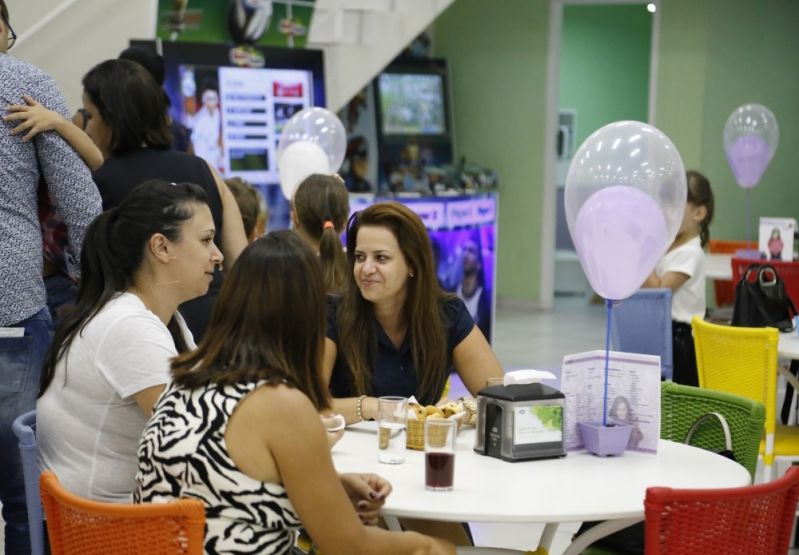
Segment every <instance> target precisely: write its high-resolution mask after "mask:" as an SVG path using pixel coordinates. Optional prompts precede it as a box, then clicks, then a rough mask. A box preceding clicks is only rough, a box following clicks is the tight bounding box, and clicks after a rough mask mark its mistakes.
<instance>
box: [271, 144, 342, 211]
mask: <svg viewBox="0 0 799 555" xmlns="http://www.w3.org/2000/svg"><path fill="white" fill-rule="evenodd" d="M277 170H278V173H279V174H280V188H281V189H282V190H283V196H284V197H286V198H287V199H289V200H291V197H292V195H293V194H294V190H295V189H296V188H297V185H299V184H300V182H301V181H302V180H303V179H305V178H306V177H308V176H309V175H311V174H313V173H325V174H327V173H331V171H330V160H329V158H328V156H327V154H325V151H324V150H323V149H322V147H320V146H319V145H318V144H316V143H312V142H309V141H299V142H295V143H291V144H290V145H288V146H287V147H286V148H285V149H284V150H283V152H282V153H279V154H278V159H277Z"/></svg>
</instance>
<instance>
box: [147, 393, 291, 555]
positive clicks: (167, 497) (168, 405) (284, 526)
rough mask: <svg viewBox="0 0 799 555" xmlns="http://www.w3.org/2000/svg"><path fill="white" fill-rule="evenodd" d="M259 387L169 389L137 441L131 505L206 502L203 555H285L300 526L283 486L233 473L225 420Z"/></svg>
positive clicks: (237, 472) (226, 421)
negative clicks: (133, 502)
mask: <svg viewBox="0 0 799 555" xmlns="http://www.w3.org/2000/svg"><path fill="white" fill-rule="evenodd" d="M259 385H261V383H251V384H240V385H236V386H216V385H209V386H206V387H204V388H202V389H197V390H193V391H192V390H187V389H184V388H179V387H176V386H175V385H170V386H168V388H167V390H166V391H165V392H164V394H163V395H162V396H161V398H160V399H159V400H158V403H157V404H156V407H155V410H154V412H153V416H152V418H151V419H150V421H149V423H148V424H147V427H146V428H145V430H144V434H143V435H142V439H141V442H140V443H139V471H138V473H137V475H136V491H135V492H134V501H135V502H136V503H158V502H165V501H172V500H174V499H177V498H180V497H187V498H194V499H200V500H202V501H203V503H205V517H206V530H205V552H206V553H209V554H216V553H230V554H234V553H259V554H261V553H263V554H286V553H290V552H291V548H292V545H293V543H294V536H295V530H296V529H297V528H298V527H299V526H300V520H299V517H298V516H297V514H296V512H295V511H294V508H293V507H292V505H291V501H289V499H288V496H287V494H286V490H285V488H284V487H283V486H282V485H280V484H275V483H267V482H259V481H258V480H254V479H253V478H250V477H249V476H247V475H246V474H244V473H242V472H241V471H239V470H238V469H237V468H236V465H235V464H234V463H233V461H232V460H231V458H230V456H229V455H228V452H227V449H226V447H225V442H224V437H225V429H226V427H227V423H228V420H229V418H230V415H231V414H233V410H234V409H235V408H236V405H237V404H238V403H239V401H241V399H242V398H243V397H244V396H245V395H247V394H248V393H250V392H251V391H253V390H254V389H255V388H256V387H258V386H259Z"/></svg>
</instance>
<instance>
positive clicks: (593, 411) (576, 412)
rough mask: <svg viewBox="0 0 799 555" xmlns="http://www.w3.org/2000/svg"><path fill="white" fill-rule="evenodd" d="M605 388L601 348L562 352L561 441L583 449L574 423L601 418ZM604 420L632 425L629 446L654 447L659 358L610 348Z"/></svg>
mask: <svg viewBox="0 0 799 555" xmlns="http://www.w3.org/2000/svg"><path fill="white" fill-rule="evenodd" d="M604 387H605V351H604V349H600V350H596V351H588V352H586V353H578V354H574V355H566V356H565V357H563V370H562V373H561V383H560V390H561V391H562V392H563V394H564V395H565V396H566V400H565V405H564V415H563V441H564V444H565V447H566V450H577V449H582V447H583V442H582V440H581V439H580V434H579V432H578V430H577V422H588V421H594V422H601V421H602V398H603V395H604ZM607 411H608V421H610V420H616V421H619V422H625V423H628V424H632V426H633V431H632V434H631V436H630V442H629V443H628V445H627V449H631V450H635V451H647V452H652V453H654V452H655V451H657V445H658V439H659V438H660V357H659V356H656V355H641V354H636V353H620V352H616V351H610V353H609V361H608V402H607Z"/></svg>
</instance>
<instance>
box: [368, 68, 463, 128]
mask: <svg viewBox="0 0 799 555" xmlns="http://www.w3.org/2000/svg"><path fill="white" fill-rule="evenodd" d="M377 84H378V88H379V95H380V112H381V114H382V116H383V118H382V122H383V133H384V134H385V135H443V134H444V133H446V132H447V117H446V101H445V97H444V76H443V75H440V74H436V73H383V74H381V75H380V76H379V77H378V79H377Z"/></svg>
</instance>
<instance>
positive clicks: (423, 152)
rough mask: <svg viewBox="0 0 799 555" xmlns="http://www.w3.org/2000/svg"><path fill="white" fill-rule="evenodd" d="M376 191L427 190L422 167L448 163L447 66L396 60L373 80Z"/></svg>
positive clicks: (422, 60)
mask: <svg viewBox="0 0 799 555" xmlns="http://www.w3.org/2000/svg"><path fill="white" fill-rule="evenodd" d="M373 89H374V91H375V107H376V110H375V112H376V116H377V142H378V148H379V151H380V156H379V159H380V164H379V170H378V181H379V182H380V189H381V190H390V191H393V192H403V191H406V192H407V191H414V192H419V193H422V194H425V193H429V192H431V190H430V186H431V184H430V182H429V180H428V178H427V176H426V168H428V167H435V166H447V165H451V164H452V157H453V144H452V129H451V123H450V105H449V89H448V81H447V63H446V61H445V60H440V59H431V58H399V59H397V60H395V61H393V62H392V63H391V64H389V65H388V67H386V68H385V69H384V70H383V72H382V73H380V75H378V76H377V78H376V79H375V81H374V87H373Z"/></svg>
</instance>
